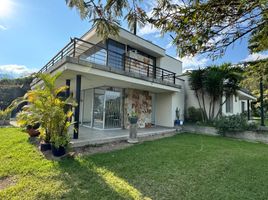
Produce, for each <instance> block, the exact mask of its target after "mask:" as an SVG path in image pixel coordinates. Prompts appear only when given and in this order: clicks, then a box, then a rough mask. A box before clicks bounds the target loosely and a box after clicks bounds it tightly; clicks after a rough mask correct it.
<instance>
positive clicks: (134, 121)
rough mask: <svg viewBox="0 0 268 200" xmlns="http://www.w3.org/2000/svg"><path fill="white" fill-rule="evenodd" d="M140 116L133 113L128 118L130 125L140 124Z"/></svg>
mask: <svg viewBox="0 0 268 200" xmlns="http://www.w3.org/2000/svg"><path fill="white" fill-rule="evenodd" d="M138 119H139V118H138V114H137V113H135V112H133V111H132V112H131V114H130V115H129V116H128V121H129V123H130V124H137V122H138Z"/></svg>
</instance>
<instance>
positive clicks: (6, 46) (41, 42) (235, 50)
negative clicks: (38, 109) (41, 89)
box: [0, 0, 268, 77]
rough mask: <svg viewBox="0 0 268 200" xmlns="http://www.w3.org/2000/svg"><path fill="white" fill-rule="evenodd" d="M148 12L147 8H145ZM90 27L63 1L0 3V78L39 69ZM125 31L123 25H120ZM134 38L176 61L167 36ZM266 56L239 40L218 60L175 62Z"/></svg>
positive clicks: (147, 30)
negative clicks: (161, 50)
mask: <svg viewBox="0 0 268 200" xmlns="http://www.w3.org/2000/svg"><path fill="white" fill-rule="evenodd" d="M146 9H147V12H148V13H149V12H150V9H151V6H150V5H149V6H147V8H146ZM91 25H92V24H91V23H90V22H88V21H86V20H84V21H83V20H81V18H80V15H79V13H78V11H77V10H75V9H70V8H68V7H67V6H66V4H65V0H45V1H40V0H0V75H1V74H8V75H10V76H13V77H18V76H24V75H26V74H29V73H32V72H35V71H37V70H39V69H40V68H42V66H44V65H45V64H46V63H47V62H48V61H49V60H50V59H51V58H52V57H53V56H54V55H56V53H57V52H58V51H59V50H60V49H61V48H63V47H64V46H65V45H66V44H67V43H68V42H69V41H70V38H71V37H80V36H82V35H83V34H84V33H85V32H87V31H88V30H89V29H90V28H91ZM122 26H123V27H124V28H127V26H126V23H122ZM138 35H139V36H141V37H143V38H145V39H147V40H150V41H151V42H153V43H155V44H157V45H159V46H161V47H163V48H165V49H166V53H167V54H169V55H171V56H173V57H176V58H178V56H177V54H176V47H175V46H172V45H171V38H170V37H169V36H168V35H167V36H164V37H160V35H159V31H158V30H157V29H155V28H153V27H151V26H150V25H146V26H145V27H143V28H140V29H138ZM267 56H268V54H253V55H250V54H249V52H248V49H247V39H244V40H240V41H238V42H236V43H235V44H234V45H232V46H230V47H229V48H228V49H227V52H226V54H225V55H224V56H223V57H222V58H221V59H218V60H215V61H212V60H211V59H209V58H207V57H205V56H202V55H197V56H195V57H184V58H178V59H180V60H181V61H182V62H183V69H184V71H185V70H189V69H196V68H198V67H205V66H208V65H211V64H220V63H223V62H231V63H238V62H241V61H244V60H253V59H256V58H264V57H267Z"/></svg>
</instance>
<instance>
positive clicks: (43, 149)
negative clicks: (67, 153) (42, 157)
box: [40, 143, 51, 151]
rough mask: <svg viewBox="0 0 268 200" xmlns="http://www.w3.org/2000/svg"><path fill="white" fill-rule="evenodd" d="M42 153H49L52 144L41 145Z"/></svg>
mask: <svg viewBox="0 0 268 200" xmlns="http://www.w3.org/2000/svg"><path fill="white" fill-rule="evenodd" d="M40 149H41V151H48V150H51V144H50V143H42V144H41V145H40Z"/></svg>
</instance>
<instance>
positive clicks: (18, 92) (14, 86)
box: [0, 76, 33, 109]
mask: <svg viewBox="0 0 268 200" xmlns="http://www.w3.org/2000/svg"><path fill="white" fill-rule="evenodd" d="M32 79H33V76H29V77H25V78H17V79H2V80H0V94H1V98H0V109H6V108H7V107H8V106H9V105H10V104H11V103H12V101H13V100H14V99H16V98H17V97H21V96H23V95H24V94H25V93H26V92H27V91H28V90H29V89H30V83H31V82H32Z"/></svg>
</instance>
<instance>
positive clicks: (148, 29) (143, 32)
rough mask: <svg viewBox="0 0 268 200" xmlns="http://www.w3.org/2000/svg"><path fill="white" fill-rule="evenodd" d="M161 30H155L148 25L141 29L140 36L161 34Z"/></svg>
mask: <svg viewBox="0 0 268 200" xmlns="http://www.w3.org/2000/svg"><path fill="white" fill-rule="evenodd" d="M159 32H160V31H159V29H157V28H155V27H154V26H152V25H151V24H146V25H145V26H144V27H142V28H140V29H139V31H138V35H140V36H143V35H149V34H154V33H159Z"/></svg>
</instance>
